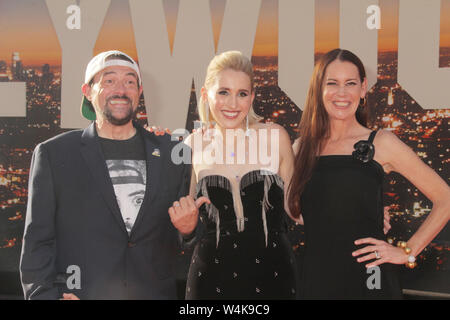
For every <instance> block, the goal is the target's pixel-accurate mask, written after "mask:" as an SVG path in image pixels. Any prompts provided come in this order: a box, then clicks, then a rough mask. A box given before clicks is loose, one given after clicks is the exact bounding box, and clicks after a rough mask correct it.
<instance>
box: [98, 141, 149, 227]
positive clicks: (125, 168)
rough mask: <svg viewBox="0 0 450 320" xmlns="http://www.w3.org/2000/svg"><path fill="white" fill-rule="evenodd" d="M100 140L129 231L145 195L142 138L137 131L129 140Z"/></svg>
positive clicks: (144, 162) (145, 175)
mask: <svg viewBox="0 0 450 320" xmlns="http://www.w3.org/2000/svg"><path fill="white" fill-rule="evenodd" d="M99 139H100V144H101V146H102V150H103V154H104V156H105V159H106V165H107V167H108V170H109V176H110V177H111V182H112V184H113V187H114V191H115V193H116V199H117V203H118V205H119V208H120V212H121V213H122V217H123V221H124V222H125V226H126V228H127V231H128V233H130V232H131V229H132V228H133V225H134V223H135V221H136V217H137V215H138V212H139V209H140V207H141V204H142V201H143V200H144V195H145V185H146V178H147V172H146V161H145V148H144V141H143V140H142V137H141V136H140V135H139V133H138V132H136V134H135V135H134V136H133V137H132V138H130V139H128V140H111V139H105V138H101V137H99Z"/></svg>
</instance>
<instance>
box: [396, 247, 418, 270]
mask: <svg viewBox="0 0 450 320" xmlns="http://www.w3.org/2000/svg"><path fill="white" fill-rule="evenodd" d="M397 247H399V248H402V249H403V251H404V252H405V253H406V254H407V255H408V262H407V263H405V266H406V267H407V268H409V269H413V268H415V267H416V266H417V262H416V257H414V256H413V255H412V254H410V253H411V248H409V247H408V244H407V243H406V242H405V241H399V242H397Z"/></svg>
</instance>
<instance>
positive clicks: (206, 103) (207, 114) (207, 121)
mask: <svg viewBox="0 0 450 320" xmlns="http://www.w3.org/2000/svg"><path fill="white" fill-rule="evenodd" d="M205 113H206V119H205V127H206V128H208V126H209V103H208V100H206V101H205Z"/></svg>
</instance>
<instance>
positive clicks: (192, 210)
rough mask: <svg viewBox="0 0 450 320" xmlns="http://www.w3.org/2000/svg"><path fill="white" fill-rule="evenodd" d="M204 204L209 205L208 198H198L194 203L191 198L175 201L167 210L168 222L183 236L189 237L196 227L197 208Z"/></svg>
mask: <svg viewBox="0 0 450 320" xmlns="http://www.w3.org/2000/svg"><path fill="white" fill-rule="evenodd" d="M204 203H211V201H209V199H208V198H206V197H200V198H198V199H197V200H195V201H194V199H193V198H192V197H191V196H187V197H183V198H181V199H180V201H175V202H174V203H173V206H172V207H170V208H169V215H170V220H171V221H172V224H173V225H174V227H175V228H177V229H178V231H179V232H180V233H181V234H182V235H184V236H187V235H190V234H191V233H192V232H193V231H194V230H195V227H196V226H197V221H198V208H200V207H201V206H202V204H204Z"/></svg>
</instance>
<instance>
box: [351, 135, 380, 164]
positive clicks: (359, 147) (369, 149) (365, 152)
mask: <svg viewBox="0 0 450 320" xmlns="http://www.w3.org/2000/svg"><path fill="white" fill-rule="evenodd" d="M353 148H354V149H355V151H353V153H352V156H353V159H356V160H359V161H362V162H364V163H367V162H369V161H370V160H372V159H373V156H374V155H375V146H374V145H373V143H371V142H369V141H367V140H360V141H358V142H357V143H355V145H354V146H353Z"/></svg>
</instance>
